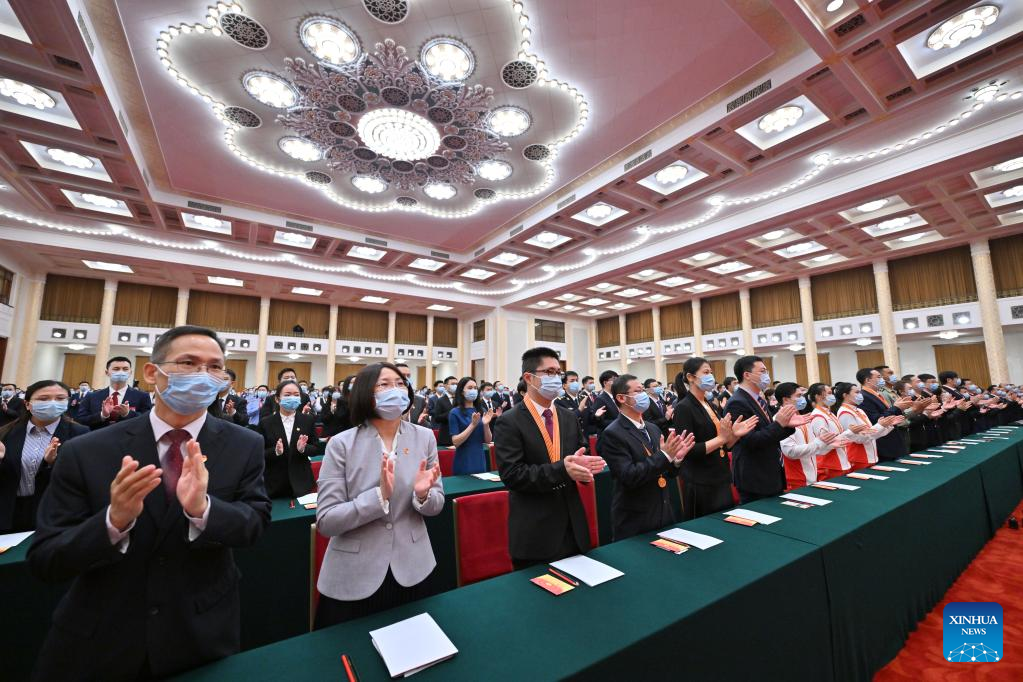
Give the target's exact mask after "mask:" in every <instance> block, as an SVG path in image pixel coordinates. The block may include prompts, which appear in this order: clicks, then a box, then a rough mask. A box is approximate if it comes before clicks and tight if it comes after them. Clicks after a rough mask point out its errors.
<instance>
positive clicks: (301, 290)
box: [291, 287, 323, 296]
mask: <svg viewBox="0 0 1023 682" xmlns="http://www.w3.org/2000/svg"><path fill="white" fill-rule="evenodd" d="M291 293H293V294H301V295H302V296H322V295H323V289H310V288H309V287H291Z"/></svg>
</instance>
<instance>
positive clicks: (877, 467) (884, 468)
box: [870, 464, 909, 471]
mask: <svg viewBox="0 0 1023 682" xmlns="http://www.w3.org/2000/svg"><path fill="white" fill-rule="evenodd" d="M870 468H871V469H877V470H878V471H909V469H903V468H902V467H889V466H884V465H881V464H878V465H877V466H872V467H870Z"/></svg>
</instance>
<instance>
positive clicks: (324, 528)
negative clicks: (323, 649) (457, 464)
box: [316, 362, 444, 628]
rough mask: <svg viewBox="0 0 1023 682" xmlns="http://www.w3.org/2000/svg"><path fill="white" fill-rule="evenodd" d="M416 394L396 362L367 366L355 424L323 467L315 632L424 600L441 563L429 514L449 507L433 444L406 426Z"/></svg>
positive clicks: (358, 382) (331, 446)
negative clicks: (325, 540) (323, 545)
mask: <svg viewBox="0 0 1023 682" xmlns="http://www.w3.org/2000/svg"><path fill="white" fill-rule="evenodd" d="M412 396H413V393H412V388H411V387H410V386H409V385H408V384H407V383H406V382H405V380H404V379H403V378H402V376H401V372H400V371H399V370H398V368H397V367H395V366H394V365H392V364H390V363H385V362H381V363H376V364H372V365H369V366H367V367H365V368H364V369H363V370H362V371H361V372H359V374H358V375H357V376H356V377H355V387H354V389H353V390H352V391H351V394H350V396H349V410H350V413H351V419H352V426H353V427H355V428H351V429H348V430H347V431H344V432H342V433H339V434H338V435H336V436H334V437H333V438H331V439H330V442H329V443H328V444H327V452H326V454H325V455H324V457H323V464H322V467H321V469H320V479H319V481H318V485H319V495H318V497H317V505H316V527H317V530H318V532H319V533H320V534H322V535H324V536H326V537H329V538H330V545H329V548H328V549H327V553H326V556H324V558H323V565H322V567H321V569H320V577H319V580H318V581H317V583H316V588H317V589H318V590H319V592H320V601H319V606H318V607H317V610H316V627H317V628H322V627H327V626H329V625H334V624H336V623H341V622H344V621H347V620H352V619H355V618H361V617H362V616H366V615H369V614H371V613H376V612H377V611H383V610H385V609H389V608H392V607H395V606H398V605H400V604H405V603H407V602H410V601H415V600H416V599H419V598H421V597H424V596H426V594H425V593H424V590H423V581H424V580H426V578H427V576H429V575H430V573H431V572H432V571H433V569H434V566H436V565H437V561H436V559H435V558H434V556H433V548H432V547H431V545H430V538H429V535H428V534H427V532H426V523H425V522H424V520H423V517H424V516H436V515H437V514H439V513H440V511H441V509H442V508H443V507H444V488H443V486H442V485H441V480H440V463H439V461H438V459H437V441H436V439H435V438H434V435H433V431H431V430H430V429H427V428H424V427H422V426H419V425H418V424H412V423H410V422H406V421H403V420H402V418H401V416H402V415H403V414H404V413H405V412H407V411H408V410H409V407H410V406H411V405H412Z"/></svg>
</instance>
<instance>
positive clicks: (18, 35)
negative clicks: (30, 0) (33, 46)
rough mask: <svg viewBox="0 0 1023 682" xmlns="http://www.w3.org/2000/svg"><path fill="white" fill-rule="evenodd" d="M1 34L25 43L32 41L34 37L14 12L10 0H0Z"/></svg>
mask: <svg viewBox="0 0 1023 682" xmlns="http://www.w3.org/2000/svg"><path fill="white" fill-rule="evenodd" d="M0 35H5V36H7V37H8V38H14V39H15V40H20V41H21V42H23V43H31V42H32V39H31V38H29V37H28V33H26V32H25V27H24V26H22V25H21V22H20V21H19V20H18V15H17V14H15V13H14V9H13V8H12V7H11V3H10V0H0Z"/></svg>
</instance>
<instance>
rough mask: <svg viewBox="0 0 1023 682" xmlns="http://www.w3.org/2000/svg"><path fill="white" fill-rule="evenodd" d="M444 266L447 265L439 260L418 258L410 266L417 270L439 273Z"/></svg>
mask: <svg viewBox="0 0 1023 682" xmlns="http://www.w3.org/2000/svg"><path fill="white" fill-rule="evenodd" d="M444 265H445V263H442V262H441V261H439V260H433V259H432V258H416V259H415V260H414V261H412V262H411V263H409V264H408V266H409V267H410V268H415V269H416V270H426V271H428V272H437V271H438V270H440V269H441V268H442V267H444Z"/></svg>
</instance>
